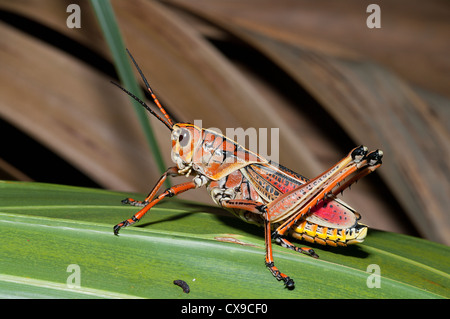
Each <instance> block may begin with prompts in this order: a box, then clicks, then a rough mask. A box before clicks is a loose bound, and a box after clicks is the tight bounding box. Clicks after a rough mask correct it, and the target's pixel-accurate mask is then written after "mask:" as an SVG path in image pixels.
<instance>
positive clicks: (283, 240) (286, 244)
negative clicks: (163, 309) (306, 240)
mask: <svg viewBox="0 0 450 319" xmlns="http://www.w3.org/2000/svg"><path fill="white" fill-rule="evenodd" d="M275 241H276V242H277V243H278V244H280V245H281V247H285V248H287V249H291V250H293V251H296V252H298V253H301V254H305V255H308V256H311V257H313V258H319V255H317V254H316V252H315V251H314V249H312V248H309V247H297V246H295V245H294V244H292V243H291V242H290V241H288V240H287V239H286V238H283V237H278V238H275Z"/></svg>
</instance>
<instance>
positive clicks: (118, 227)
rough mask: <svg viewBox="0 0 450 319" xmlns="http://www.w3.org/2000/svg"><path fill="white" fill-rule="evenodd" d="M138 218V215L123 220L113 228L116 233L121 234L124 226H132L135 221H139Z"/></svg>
mask: <svg viewBox="0 0 450 319" xmlns="http://www.w3.org/2000/svg"><path fill="white" fill-rule="evenodd" d="M137 221H138V219H137V218H136V217H134V216H133V217H131V218H130V219H127V220H124V221H123V222H121V223H119V224H117V225H116V226H114V228H113V230H114V235H116V236H119V230H120V229H121V228H122V227H127V226H130V225H132V224H134V223H135V222H137Z"/></svg>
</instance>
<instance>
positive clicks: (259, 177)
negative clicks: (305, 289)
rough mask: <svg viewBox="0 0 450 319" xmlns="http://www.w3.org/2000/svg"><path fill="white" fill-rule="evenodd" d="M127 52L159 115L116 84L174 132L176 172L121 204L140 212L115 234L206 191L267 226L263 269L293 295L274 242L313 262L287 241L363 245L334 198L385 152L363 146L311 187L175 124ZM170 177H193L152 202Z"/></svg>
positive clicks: (358, 228)
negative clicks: (171, 200)
mask: <svg viewBox="0 0 450 319" xmlns="http://www.w3.org/2000/svg"><path fill="white" fill-rule="evenodd" d="M127 52H128V54H129V56H130V58H131V60H132V61H133V64H134V65H135V67H136V69H137V70H138V72H139V74H140V76H141V78H142V80H143V82H144V84H145V86H146V88H147V89H148V91H149V92H150V94H151V97H152V99H153V101H154V103H155V104H156V105H157V106H158V108H159V110H160V111H161V113H162V114H163V116H159V115H158V114H156V113H155V112H154V111H153V110H152V109H151V108H150V107H149V106H148V105H146V104H145V103H144V102H143V101H141V100H140V99H139V98H137V97H136V96H135V95H134V94H132V93H130V92H129V91H127V90H126V89H124V88H122V87H121V86H120V85H118V84H116V83H114V82H113V84H115V85H116V86H118V87H119V88H120V89H122V90H123V91H124V92H126V93H127V94H128V95H130V96H131V97H132V98H134V99H135V100H137V101H138V102H139V103H140V104H142V105H143V106H144V107H145V108H146V109H147V110H148V111H149V112H150V113H151V114H152V115H153V116H155V117H156V118H158V119H159V120H160V121H161V122H162V123H164V124H165V125H166V126H167V127H168V128H169V130H170V131H171V132H172V133H171V140H172V154H171V155H172V160H173V162H174V163H175V164H176V166H173V167H170V168H169V169H167V171H166V172H165V173H164V174H163V175H162V176H161V177H160V179H159V180H158V182H157V183H156V185H155V186H154V187H153V189H152V190H151V191H150V193H149V194H148V196H147V197H146V198H145V199H144V200H143V201H136V200H134V199H131V198H127V199H124V200H123V201H122V202H123V203H124V204H130V205H133V206H141V207H142V209H141V210H139V211H138V212H137V213H136V214H135V215H134V216H133V217H131V218H129V219H127V220H124V221H123V222H121V223H119V224H117V225H116V226H114V234H115V235H118V234H119V230H120V229H121V228H122V227H126V226H129V225H131V224H134V223H136V222H138V221H139V220H141V218H142V217H143V216H144V215H145V214H146V213H147V212H148V211H149V210H150V209H151V208H152V207H153V206H155V205H156V204H157V203H159V202H160V201H161V200H162V199H164V198H166V197H172V196H175V195H178V194H180V193H183V192H186V191H188V190H190V189H195V188H199V187H203V186H206V188H207V190H208V192H209V193H210V195H211V197H212V199H213V200H214V202H215V203H216V204H217V205H219V206H221V207H223V208H226V209H228V210H230V211H231V212H232V213H234V214H235V215H236V216H238V217H240V218H241V219H243V220H244V221H246V222H248V223H253V224H257V225H260V226H262V227H264V232H265V236H264V238H265V247H266V257H265V263H266V266H267V267H268V268H269V270H270V271H271V273H272V274H273V276H274V277H275V278H276V279H278V280H279V281H281V280H282V281H283V282H284V284H285V285H286V287H287V288H289V289H292V288H294V280H293V279H291V278H289V277H288V276H287V275H285V274H284V273H282V272H281V271H279V270H278V268H277V267H275V265H274V260H273V256H272V240H274V241H275V242H276V243H278V244H280V245H281V246H283V247H286V248H289V249H292V250H294V251H297V252H299V253H304V254H307V255H309V256H312V257H315V258H317V257H318V255H317V254H316V253H315V252H314V250H312V249H311V248H302V247H297V246H294V245H293V244H292V243H291V242H289V241H288V240H287V239H286V238H285V237H286V236H287V235H290V236H291V237H294V238H297V239H303V240H306V241H308V242H312V243H318V244H322V245H331V246H346V245H349V244H356V243H361V242H362V241H363V240H364V238H365V237H366V234H367V228H368V227H367V226H366V225H364V224H360V223H358V220H359V219H360V218H361V216H360V215H359V213H357V212H356V211H355V210H354V209H353V208H351V207H350V206H348V205H347V204H346V203H344V202H343V201H342V200H340V199H338V198H337V197H336V196H337V195H338V194H339V193H342V192H343V191H344V190H345V189H346V188H347V187H349V186H350V185H351V184H353V183H354V182H356V181H357V180H358V179H360V178H362V177H364V176H366V175H367V174H369V173H371V172H373V171H374V170H375V169H377V168H378V167H380V165H381V158H382V156H383V152H382V151H380V150H375V151H372V152H370V153H369V152H368V149H367V147H365V146H359V147H356V148H354V149H353V150H352V151H350V152H349V153H348V155H347V156H346V157H344V158H343V159H342V160H340V161H339V162H338V163H336V164H335V165H333V166H332V167H331V168H330V169H328V170H327V171H325V172H324V173H322V174H320V175H319V176H317V177H316V178H314V179H311V180H309V179H307V178H305V177H303V176H301V175H299V174H297V173H295V172H293V171H291V170H290V169H288V168H286V167H284V166H282V165H279V164H277V163H274V162H271V161H268V160H266V159H265V158H263V157H261V156H260V155H258V154H255V153H253V152H251V151H249V150H247V149H245V148H244V147H242V146H241V145H239V144H238V143H236V142H235V141H233V140H231V139H229V138H227V137H226V136H224V135H222V134H219V133H216V132H214V131H211V130H208V129H203V128H200V127H197V126H195V125H193V124H189V123H176V124H175V123H173V121H172V119H171V117H170V116H169V114H168V113H167V112H166V111H165V109H164V108H163V106H162V105H161V103H160V102H159V101H158V99H157V97H156V95H155V94H154V92H153V90H152V89H151V87H150V85H149V84H148V82H147V79H146V78H145V76H144V74H143V73H142V71H141V69H140V68H139V66H138V64H137V63H136V61H135V59H134V58H133V56H132V55H131V53H130V52H129V51H128V50H127ZM168 176H185V177H189V176H191V177H192V180H191V181H189V182H186V183H182V184H178V185H175V186H172V187H170V188H168V189H166V190H165V191H164V192H162V193H161V194H160V195H158V196H156V195H157V193H158V191H159V190H160V188H161V187H162V185H163V183H164V181H165V180H166V178H167V177H168ZM346 179H347V180H346ZM345 180H346V181H345Z"/></svg>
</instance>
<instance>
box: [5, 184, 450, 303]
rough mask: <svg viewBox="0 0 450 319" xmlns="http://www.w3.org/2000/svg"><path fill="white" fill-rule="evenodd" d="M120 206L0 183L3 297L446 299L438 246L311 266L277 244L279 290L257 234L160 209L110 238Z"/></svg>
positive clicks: (370, 240) (402, 244) (445, 271)
mask: <svg viewBox="0 0 450 319" xmlns="http://www.w3.org/2000/svg"><path fill="white" fill-rule="evenodd" d="M135 195H136V194H134V195H132V196H135ZM128 196H130V194H124V193H118V192H112V191H105V190H97V189H87V188H79V187H71V186H61V185H51V184H40V183H21V182H6V181H5V182H0V243H1V250H0V296H1V297H32V298H56V297H59V298H138V297H142V298H449V297H450V293H449V284H450V276H449V270H450V269H449V257H450V249H449V247H447V246H443V245H440V244H437V243H433V242H429V241H426V240H422V239H418V238H414V237H410V236H404V235H399V234H393V233H387V232H382V231H376V230H370V231H369V235H368V236H367V238H366V241H365V242H364V243H363V244H360V245H357V246H350V247H343V248H333V247H329V248H328V247H324V246H314V247H313V248H314V249H315V251H316V252H317V253H318V254H319V256H320V258H319V259H314V258H311V257H308V256H305V255H301V254H298V253H296V252H293V251H290V250H287V249H285V248H282V247H280V246H278V245H276V244H274V258H275V264H276V265H277V267H278V268H279V269H280V270H281V271H283V272H284V273H286V274H288V275H289V276H290V277H291V278H293V279H294V280H295V282H296V289H295V290H287V289H285V288H284V285H283V284H282V283H281V282H278V281H277V280H276V279H275V278H274V277H273V276H272V275H271V274H270V272H269V271H268V270H267V269H266V267H265V265H264V239H263V230H262V229H261V228H258V227H256V226H253V225H249V224H246V223H244V222H241V221H240V220H238V219H236V218H234V217H232V216H231V214H228V213H227V212H226V211H223V210H221V209H219V208H216V207H209V206H205V205H198V204H195V203H192V202H186V201H180V200H176V199H174V198H172V199H168V200H166V201H164V202H162V203H161V204H158V205H157V206H156V207H154V208H153V209H152V210H151V212H149V213H148V214H147V215H146V216H145V217H144V219H143V220H142V221H141V222H140V223H138V224H136V225H134V226H130V227H127V228H124V229H122V230H121V233H120V236H114V235H113V226H114V225H115V224H117V223H118V222H121V221H122V220H124V219H126V218H129V217H131V216H132V215H133V214H134V213H135V212H136V211H137V208H136V207H130V206H125V205H122V204H121V203H120V200H121V199H123V198H125V197H128ZM137 196H139V197H138V198H142V195H137ZM298 244H299V245H302V246H308V245H307V244H305V243H300V242H299V243H298ZM71 264H76V265H78V266H79V267H80V271H81V273H80V279H81V283H80V286H81V287H80V288H70V287H68V286H67V280H68V277H69V276H70V275H71V274H72V273H71V272H67V267H68V266H69V265H71ZM371 264H376V265H378V266H379V269H380V271H381V277H380V281H379V282H380V288H369V287H368V285H367V282H368V281H369V283H370V282H372V279H373V278H374V277H373V274H372V273H369V272H367V268H368V266H369V265H371ZM370 276H372V277H370ZM177 279H181V280H184V281H186V282H187V283H188V285H189V286H190V289H191V292H190V293H189V294H185V293H183V291H182V289H181V288H180V287H178V286H176V285H174V284H173V281H174V280H177ZM375 279H376V278H375ZM374 282H376V280H375V281H374ZM69 283H70V281H69Z"/></svg>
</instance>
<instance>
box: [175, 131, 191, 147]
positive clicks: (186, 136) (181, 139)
mask: <svg viewBox="0 0 450 319" xmlns="http://www.w3.org/2000/svg"><path fill="white" fill-rule="evenodd" d="M190 139H191V134H190V133H189V131H188V130H181V132H180V136H178V143H180V146H181V147H186V146H188V145H189V141H190Z"/></svg>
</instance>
